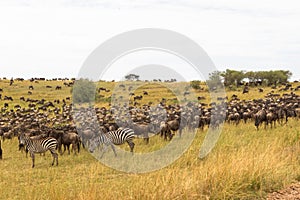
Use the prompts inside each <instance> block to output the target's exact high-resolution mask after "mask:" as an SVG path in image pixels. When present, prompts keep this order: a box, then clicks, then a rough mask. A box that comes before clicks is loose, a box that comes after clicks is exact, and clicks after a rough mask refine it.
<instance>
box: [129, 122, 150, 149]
mask: <svg viewBox="0 0 300 200" xmlns="http://www.w3.org/2000/svg"><path fill="white" fill-rule="evenodd" d="M129 127H130V128H131V129H132V130H133V131H134V134H135V135H142V137H143V138H144V140H145V142H146V144H148V143H149V133H155V130H154V129H155V127H154V126H153V124H146V123H132V124H131V125H129Z"/></svg>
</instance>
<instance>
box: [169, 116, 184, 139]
mask: <svg viewBox="0 0 300 200" xmlns="http://www.w3.org/2000/svg"><path fill="white" fill-rule="evenodd" d="M167 123H168V125H169V126H170V128H171V130H172V131H174V132H177V131H178V130H179V137H181V132H182V130H181V129H180V117H179V116H177V115H176V116H175V119H173V120H170V121H168V122H167Z"/></svg>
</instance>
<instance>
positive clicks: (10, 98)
mask: <svg viewBox="0 0 300 200" xmlns="http://www.w3.org/2000/svg"><path fill="white" fill-rule="evenodd" d="M4 100H7V101H13V100H14V99H13V98H12V97H10V96H4Z"/></svg>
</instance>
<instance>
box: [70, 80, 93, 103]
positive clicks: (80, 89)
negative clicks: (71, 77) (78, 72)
mask: <svg viewBox="0 0 300 200" xmlns="http://www.w3.org/2000/svg"><path fill="white" fill-rule="evenodd" d="M71 92H72V93H73V101H74V103H91V102H93V101H95V93H96V85H95V83H94V82H93V81H90V80H88V79H79V80H77V81H75V84H74V87H73V88H72V89H71Z"/></svg>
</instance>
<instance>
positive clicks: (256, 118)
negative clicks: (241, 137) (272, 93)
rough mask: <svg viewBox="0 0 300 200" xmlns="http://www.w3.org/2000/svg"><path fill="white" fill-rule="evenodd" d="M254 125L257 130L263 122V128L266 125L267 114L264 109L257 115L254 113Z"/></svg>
mask: <svg viewBox="0 0 300 200" xmlns="http://www.w3.org/2000/svg"><path fill="white" fill-rule="evenodd" d="M254 121H255V123H254V125H255V126H256V129H257V130H258V127H259V125H260V124H261V123H263V122H265V128H266V125H267V112H266V110H265V109H262V110H260V111H258V112H257V113H255V115H254Z"/></svg>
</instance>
